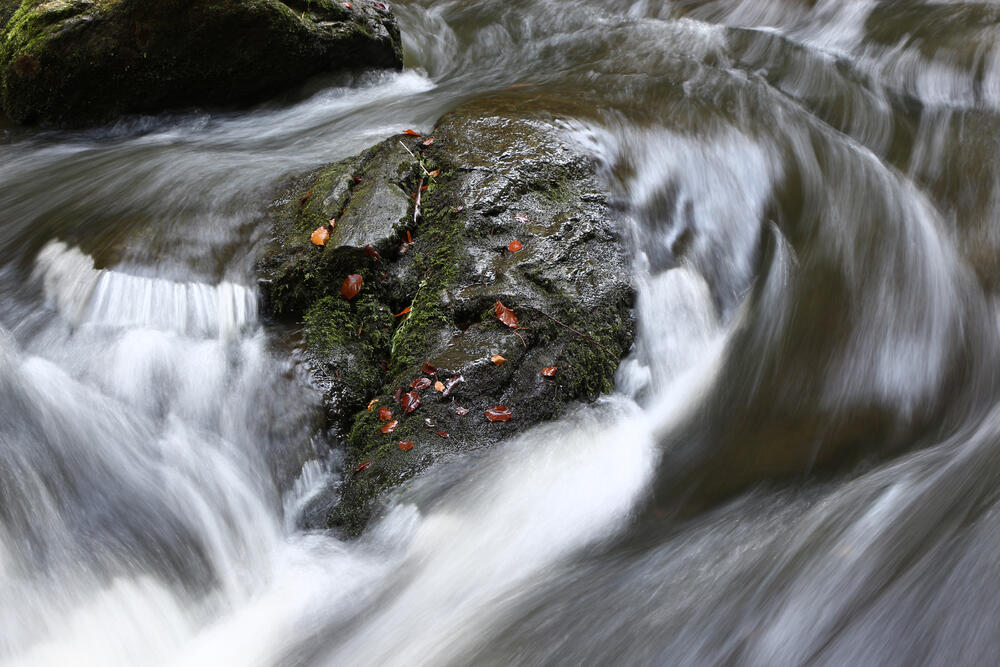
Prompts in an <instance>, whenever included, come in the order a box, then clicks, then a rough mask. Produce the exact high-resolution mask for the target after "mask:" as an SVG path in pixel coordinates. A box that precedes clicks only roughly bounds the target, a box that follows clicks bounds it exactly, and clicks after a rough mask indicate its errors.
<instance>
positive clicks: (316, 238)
mask: <svg viewBox="0 0 1000 667" xmlns="http://www.w3.org/2000/svg"><path fill="white" fill-rule="evenodd" d="M309 240H310V241H312V242H313V245H326V242H327V241H329V240H330V225H323V226H322V227H317V228H316V229H315V231H313V233H312V236H310V237H309Z"/></svg>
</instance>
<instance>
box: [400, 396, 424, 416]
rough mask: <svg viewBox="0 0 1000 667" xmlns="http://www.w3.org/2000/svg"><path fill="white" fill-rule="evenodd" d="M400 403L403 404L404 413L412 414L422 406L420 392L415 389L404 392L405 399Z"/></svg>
mask: <svg viewBox="0 0 1000 667" xmlns="http://www.w3.org/2000/svg"><path fill="white" fill-rule="evenodd" d="M400 403H401V404H402V406H403V413H404V414H410V413H411V412H413V411H414V410H416V409H417V408H419V407H420V394H418V393H417V392H415V391H408V392H406V393H405V394H403V399H402V400H401V401H400Z"/></svg>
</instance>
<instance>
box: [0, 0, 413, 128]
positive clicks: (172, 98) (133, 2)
mask: <svg viewBox="0 0 1000 667" xmlns="http://www.w3.org/2000/svg"><path fill="white" fill-rule="evenodd" d="M350 4H351V8H350V9H348V8H347V7H344V6H342V5H341V4H340V3H339V2H335V1H334V0H286V1H285V2H279V1H278V0H243V1H241V2H231V1H229V0H155V1H153V0H48V1H45V0H25V1H24V2H21V1H20V0H0V105H2V107H3V109H4V111H5V112H6V113H7V114H8V115H9V116H10V117H11V118H12V119H13V120H15V121H18V122H21V123H29V122H38V123H42V124H47V125H67V126H80V125H87V124H92V123H100V122H104V121H107V120H109V119H112V118H114V117H115V116H118V115H120V114H123V113H132V112H155V111H160V110H163V109H176V108H185V107H190V106H203V105H229V104H244V103H248V102H255V101H259V100H261V99H264V98H266V97H267V96H268V95H270V94H273V93H275V92H277V91H279V90H281V89H285V88H288V87H289V86H292V85H295V84H296V83H298V82H301V81H303V80H305V79H306V78H308V77H310V76H312V75H314V74H318V73H320V72H342V71H350V72H354V71H360V70H365V69H370V68H395V69H399V68H400V67H402V53H401V49H400V37H399V28H398V26H397V25H396V20H395V17H393V16H392V14H391V13H390V12H389V11H388V10H387V9H385V8H384V5H381V4H380V3H370V2H368V1H367V0H358V2H354V3H350Z"/></svg>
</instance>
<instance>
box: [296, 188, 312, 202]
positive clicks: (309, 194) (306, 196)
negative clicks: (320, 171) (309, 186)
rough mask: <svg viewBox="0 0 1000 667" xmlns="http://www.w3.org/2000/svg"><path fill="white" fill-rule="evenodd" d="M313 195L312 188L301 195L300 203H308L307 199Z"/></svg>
mask: <svg viewBox="0 0 1000 667" xmlns="http://www.w3.org/2000/svg"><path fill="white" fill-rule="evenodd" d="M312 196H313V191H312V190H310V191H309V192H307V193H305V194H304V195H302V196H301V197H299V203H300V204H305V203H306V202H307V201H309V199H310V198H311V197H312Z"/></svg>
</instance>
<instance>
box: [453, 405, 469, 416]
mask: <svg viewBox="0 0 1000 667" xmlns="http://www.w3.org/2000/svg"><path fill="white" fill-rule="evenodd" d="M455 414H456V415H458V416H459V417H461V416H464V415H467V414H469V408H463V407H462V406H461V405H460V406H458V407H457V408H455Z"/></svg>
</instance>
